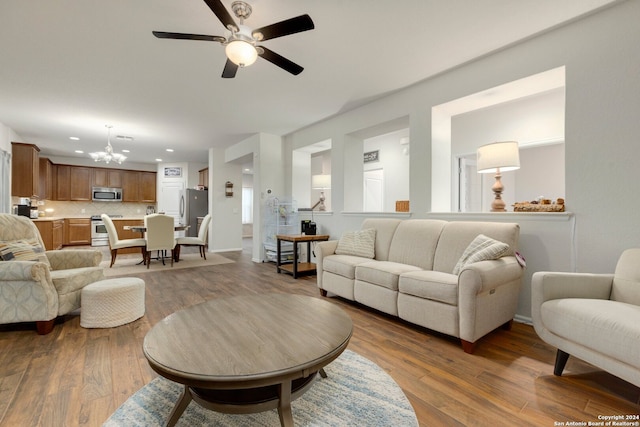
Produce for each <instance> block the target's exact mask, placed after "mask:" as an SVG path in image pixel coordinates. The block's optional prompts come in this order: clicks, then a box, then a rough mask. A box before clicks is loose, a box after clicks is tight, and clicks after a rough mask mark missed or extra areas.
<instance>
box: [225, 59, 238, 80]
mask: <svg viewBox="0 0 640 427" xmlns="http://www.w3.org/2000/svg"><path fill="white" fill-rule="evenodd" d="M237 72H238V66H237V65H236V64H234V63H233V62H231V60H229V59H227V63H226V64H224V70H222V78H223V79H232V78H234V77H235V76H236V73H237Z"/></svg>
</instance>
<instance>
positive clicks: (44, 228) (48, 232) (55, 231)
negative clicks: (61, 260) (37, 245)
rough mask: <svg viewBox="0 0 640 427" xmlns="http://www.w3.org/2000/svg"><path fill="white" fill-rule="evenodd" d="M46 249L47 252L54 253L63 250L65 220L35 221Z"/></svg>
mask: <svg viewBox="0 0 640 427" xmlns="http://www.w3.org/2000/svg"><path fill="white" fill-rule="evenodd" d="M34 224H35V225H36V227H38V231H39V232H40V236H41V237H42V241H43V242H44V247H45V249H46V250H47V251H53V250H57V249H62V240H63V234H64V220H63V219H51V220H37V221H34Z"/></svg>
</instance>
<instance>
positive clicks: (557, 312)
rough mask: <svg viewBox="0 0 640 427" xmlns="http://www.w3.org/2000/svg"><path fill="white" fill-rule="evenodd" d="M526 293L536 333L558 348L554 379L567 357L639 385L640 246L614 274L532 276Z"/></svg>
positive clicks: (628, 252) (627, 253)
mask: <svg viewBox="0 0 640 427" xmlns="http://www.w3.org/2000/svg"><path fill="white" fill-rule="evenodd" d="M531 292H532V295H531V297H532V298H531V308H532V310H531V314H532V317H533V326H534V327H535V330H536V333H537V334H538V335H539V336H540V338H542V339H543V340H544V341H545V342H547V343H549V344H551V345H553V346H555V347H557V348H558V352H557V355H556V364H555V368H554V371H553V373H554V374H555V375H557V376H560V375H562V371H563V370H564V367H565V364H566V363H567V360H568V359H569V355H573V356H575V357H578V358H579V359H582V360H584V361H586V362H589V363H591V364H592V365H595V366H597V367H599V368H601V369H604V370H605V371H607V372H610V373H612V374H613V375H616V376H618V377H620V378H622V379H624V380H626V381H629V382H630V383H632V384H635V385H636V386H638V387H640V248H639V249H627V250H626V251H624V252H623V253H622V255H621V256H620V259H619V260H618V264H617V266H616V269H615V273H614V274H589V273H562V272H547V271H539V272H536V273H534V274H533V277H532V279H531Z"/></svg>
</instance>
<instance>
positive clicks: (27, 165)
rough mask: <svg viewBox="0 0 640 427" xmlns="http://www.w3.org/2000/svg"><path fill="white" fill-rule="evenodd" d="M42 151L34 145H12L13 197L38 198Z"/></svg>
mask: <svg viewBox="0 0 640 427" xmlns="http://www.w3.org/2000/svg"><path fill="white" fill-rule="evenodd" d="M39 177H40V149H39V148H38V147H37V146H35V145H33V144H24V143H21V142H12V143H11V195H12V196H14V197H38V186H39V184H40V182H39V181H40V179H39Z"/></svg>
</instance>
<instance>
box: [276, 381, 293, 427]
mask: <svg viewBox="0 0 640 427" xmlns="http://www.w3.org/2000/svg"><path fill="white" fill-rule="evenodd" d="M278 416H279V417H280V425H281V426H282V427H293V414H292V412H291V381H285V382H284V383H282V384H280V403H279V404H278Z"/></svg>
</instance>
